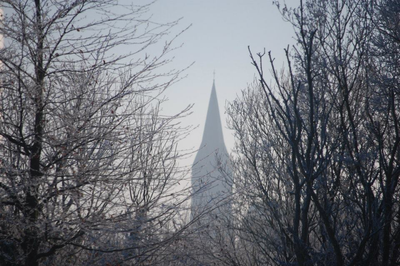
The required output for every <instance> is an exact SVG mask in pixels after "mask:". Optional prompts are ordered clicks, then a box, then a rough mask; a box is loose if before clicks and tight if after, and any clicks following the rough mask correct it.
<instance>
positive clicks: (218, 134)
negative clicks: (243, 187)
mask: <svg viewBox="0 0 400 266" xmlns="http://www.w3.org/2000/svg"><path fill="white" fill-rule="evenodd" d="M214 73H215V72H214ZM228 162H229V158H228V152H227V150H226V147H225V142H224V136H223V131H222V125H221V118H220V113H219V107H218V97H217V91H216V87H215V79H214V80H213V84H212V89H211V95H210V100H209V103H208V109H207V116H206V119H205V125H204V130H203V137H202V141H201V145H200V147H199V150H198V152H197V154H196V157H195V160H194V164H193V167H192V186H193V190H194V191H193V192H194V195H193V198H192V215H193V213H194V212H196V210H198V209H201V208H203V207H205V206H206V205H209V204H211V206H209V207H214V206H213V205H214V204H215V202H213V199H215V200H221V199H222V198H226V197H227V196H228V197H229V196H230V193H231V192H232V187H231V185H228V183H227V182H226V180H225V177H224V176H223V174H222V173H221V171H222V170H225V171H228V172H230V169H228V168H229V163H228ZM221 166H222V167H223V169H221Z"/></svg>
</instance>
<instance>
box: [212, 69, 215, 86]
mask: <svg viewBox="0 0 400 266" xmlns="http://www.w3.org/2000/svg"><path fill="white" fill-rule="evenodd" d="M212 89H213V90H215V69H214V72H213V87H212Z"/></svg>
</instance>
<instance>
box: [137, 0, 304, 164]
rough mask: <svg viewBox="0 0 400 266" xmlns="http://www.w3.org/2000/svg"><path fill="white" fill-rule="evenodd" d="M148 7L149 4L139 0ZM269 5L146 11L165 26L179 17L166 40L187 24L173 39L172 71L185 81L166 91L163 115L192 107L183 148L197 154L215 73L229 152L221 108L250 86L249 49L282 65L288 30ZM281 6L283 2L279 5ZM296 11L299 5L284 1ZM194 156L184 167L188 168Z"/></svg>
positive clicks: (190, 2)
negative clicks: (182, 71)
mask: <svg viewBox="0 0 400 266" xmlns="http://www.w3.org/2000/svg"><path fill="white" fill-rule="evenodd" d="M142 1H143V2H150V0H142ZM272 2H273V1H272V0H202V1H195V0H159V1H156V2H155V3H154V5H152V6H151V8H150V13H151V14H153V16H152V20H154V21H159V22H168V21H172V20H176V19H179V18H182V19H181V21H180V23H179V25H178V28H177V29H176V30H175V31H174V32H172V33H171V34H170V35H171V37H173V36H175V34H178V33H179V32H180V31H181V30H183V29H184V28H186V27H187V26H189V25H192V26H191V27H190V28H189V29H188V30H187V31H186V32H184V33H183V34H182V35H181V36H179V38H178V39H177V40H176V45H177V46H179V45H180V44H183V46H182V47H181V48H179V49H177V50H176V51H175V52H174V54H173V56H174V57H175V58H174V60H173V62H172V64H171V66H170V67H171V68H175V69H182V68H185V67H187V66H189V65H190V64H191V63H193V62H194V64H193V65H192V66H191V67H190V68H189V69H188V70H187V71H186V72H185V74H186V75H187V77H186V78H185V79H183V80H182V81H180V82H178V83H177V84H174V86H172V87H171V88H170V89H169V90H168V91H167V97H168V99H169V101H167V102H166V103H165V105H164V106H163V111H164V112H165V113H167V114H173V113H176V112H178V111H180V110H182V109H183V108H184V107H186V106H187V105H188V104H192V103H193V104H194V107H193V109H192V111H193V114H192V115H191V116H190V117H188V118H187V120H186V121H185V123H186V124H193V125H195V126H198V127H197V128H196V129H195V130H194V131H193V133H192V134H191V135H190V136H189V137H188V138H186V139H184V140H183V141H182V146H183V147H184V148H185V149H186V148H193V149H197V148H198V147H199V146H200V141H201V136H202V130H203V127H204V121H205V120H204V114H205V113H206V112H207V104H208V100H209V85H207V84H209V81H210V80H211V79H212V78H213V71H214V70H215V71H216V73H217V82H218V97H219V110H220V114H221V122H222V128H223V131H224V137H225V142H226V145H227V149H228V151H230V150H231V149H232V147H233V142H234V140H233V136H232V133H231V132H229V130H228V129H227V126H226V116H225V105H226V102H227V101H232V100H234V99H235V98H236V96H237V95H240V93H241V92H240V91H241V90H243V89H245V88H246V86H247V84H249V83H251V82H252V81H253V78H254V76H255V69H254V67H253V66H252V65H251V63H250V58H249V53H248V46H250V47H251V49H252V50H253V51H254V52H262V51H263V50H264V48H265V50H266V51H267V52H268V51H270V50H271V51H272V54H273V56H274V57H275V58H276V61H275V62H276V65H277V67H278V68H280V67H282V66H283V62H284V60H285V58H284V51H283V49H284V48H286V47H287V46H288V44H291V43H293V39H292V37H291V36H292V27H291V25H290V24H289V23H287V22H285V21H283V19H282V17H281V14H280V13H279V11H278V9H277V8H276V6H275V5H273V3H272ZM280 2H281V4H282V3H283V1H280ZM286 3H287V4H288V5H291V6H297V5H298V3H299V1H298V0H286ZM193 160H194V156H193V157H192V158H191V159H189V160H188V161H187V162H186V164H187V165H191V163H192V162H193Z"/></svg>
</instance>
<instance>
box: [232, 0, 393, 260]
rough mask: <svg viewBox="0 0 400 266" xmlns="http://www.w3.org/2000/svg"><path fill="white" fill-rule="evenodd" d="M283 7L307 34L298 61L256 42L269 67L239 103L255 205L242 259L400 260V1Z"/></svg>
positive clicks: (244, 165)
mask: <svg viewBox="0 0 400 266" xmlns="http://www.w3.org/2000/svg"><path fill="white" fill-rule="evenodd" d="M280 10H281V12H282V15H283V17H284V18H285V19H286V20H287V21H289V22H290V23H291V24H292V25H293V28H294V30H295V39H296V41H297V43H296V44H295V45H294V47H293V48H291V49H290V48H288V49H286V50H285V52H286V56H287V69H286V70H285V71H283V72H279V71H278V70H277V69H276V68H275V65H274V58H273V57H272V55H271V53H268V54H265V53H260V54H257V55H255V54H253V53H252V52H251V51H250V55H251V60H252V63H253V65H254V66H255V68H256V70H257V73H258V77H259V78H258V80H256V81H255V82H254V83H253V84H251V85H250V86H249V88H248V89H247V90H245V91H243V94H242V96H241V97H239V98H238V99H237V100H236V101H234V102H233V103H231V104H230V106H229V110H228V113H229V115H230V124H231V127H232V128H233V129H234V130H235V134H236V153H237V155H238V156H237V159H236V162H235V163H234V164H233V165H235V166H236V176H235V178H236V179H235V182H236V188H237V193H238V196H237V200H238V202H239V206H243V204H245V205H246V203H247V206H248V208H247V209H243V208H242V210H241V212H240V213H241V215H240V216H239V218H238V219H239V220H240V222H239V223H238V224H239V225H238V226H237V232H238V233H237V234H238V235H240V239H241V240H240V241H239V244H238V247H240V248H241V251H235V252H242V254H244V255H243V258H245V259H242V260H240V263H243V264H249V265H398V264H399V262H400V253H399V252H400V224H399V223H400V205H399V204H400V203H399V198H400V197H399V195H400V194H399V193H400V191H399V189H400V188H399V186H398V182H399V176H400V124H399V118H400V86H399V85H400V83H399V82H400V80H399V73H400V65H399V62H400V61H399V59H400V54H399V51H400V42H399V40H400V39H399V37H400V9H399V4H398V2H397V1H390V0H388V1H386V0H382V1H367V0H366V1H364V0H360V1H350V0H349V1H335V0H334V1H324V0H305V1H300V6H299V7H298V8H295V9H290V8H288V7H287V6H283V7H282V6H281V7H280ZM266 57H267V58H266ZM264 60H267V61H268V62H269V65H270V70H271V74H272V82H270V81H269V80H268V76H267V75H266V73H265V66H264V65H263V63H264Z"/></svg>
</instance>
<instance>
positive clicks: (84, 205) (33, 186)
mask: <svg viewBox="0 0 400 266" xmlns="http://www.w3.org/2000/svg"><path fill="white" fill-rule="evenodd" d="M2 8H3V10H4V13H5V16H4V17H3V23H2V27H1V30H0V31H1V32H0V33H1V34H2V35H3V36H4V40H5V43H4V48H3V49H2V50H1V51H0V60H1V63H2V68H1V70H0V73H1V82H2V85H1V100H0V115H1V119H0V135H1V140H0V153H1V159H0V160H1V161H0V201H1V204H0V262H1V263H2V264H5V265H39V264H40V263H48V264H51V263H53V264H57V265H61V264H67V265H71V264H73V263H75V264H84V263H86V264H96V263H111V262H120V261H123V260H135V261H136V262H137V263H139V262H140V263H141V262H143V261H151V260H154V258H155V256H152V255H154V254H155V252H156V251H158V250H161V249H162V248H161V247H162V246H165V245H167V244H168V243H169V241H171V240H172V239H173V238H174V237H175V236H176V234H177V233H179V232H180V230H182V228H181V227H180V226H175V227H174V228H171V227H169V228H171V230H168V231H166V230H164V228H165V227H164V225H165V224H168V223H170V222H171V220H172V219H173V218H174V217H175V215H177V213H178V209H179V205H180V204H181V203H182V201H184V199H183V200H181V202H179V201H178V200H176V199H177V198H179V195H178V194H179V193H180V192H179V191H176V188H174V186H176V184H178V182H179V179H180V178H181V177H182V172H179V171H177V170H178V168H177V165H176V160H177V158H178V156H179V155H178V152H177V149H176V144H177V141H178V140H179V138H180V133H179V131H178V127H177V126H176V124H175V122H174V121H175V119H176V118H179V116H181V115H184V113H181V114H177V115H176V116H174V117H163V116H160V115H159V112H158V109H159V104H160V103H161V102H162V100H161V99H160V98H159V97H158V96H159V95H160V94H161V93H162V92H163V91H164V90H165V89H166V88H167V87H168V86H170V85H171V84H172V83H173V82H174V81H176V80H177V78H178V75H179V73H180V71H175V70H172V71H165V70H164V69H163V73H164V74H159V73H160V72H161V70H160V69H162V68H163V67H164V66H165V65H166V64H167V63H168V62H169V57H168V53H169V52H170V51H171V50H172V49H174V47H172V46H171V45H172V40H169V41H167V42H166V43H165V45H164V46H162V47H160V52H159V54H158V55H155V56H149V55H148V54H147V53H146V51H147V49H148V48H150V47H151V46H153V45H155V44H156V43H157V42H158V41H159V40H162V38H164V36H166V34H168V32H169V30H170V29H171V28H172V27H173V26H175V25H176V23H177V22H176V21H175V22H172V23H170V24H157V23H153V22H152V21H151V20H150V19H149V17H146V12H147V10H148V6H135V5H132V4H126V3H124V4H122V1H111V0H101V1H98V0H96V1H92V0H78V1H43V0H35V1H14V0H10V1H2ZM122 51H127V53H122ZM174 199H175V200H174ZM159 259H161V257H159Z"/></svg>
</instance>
